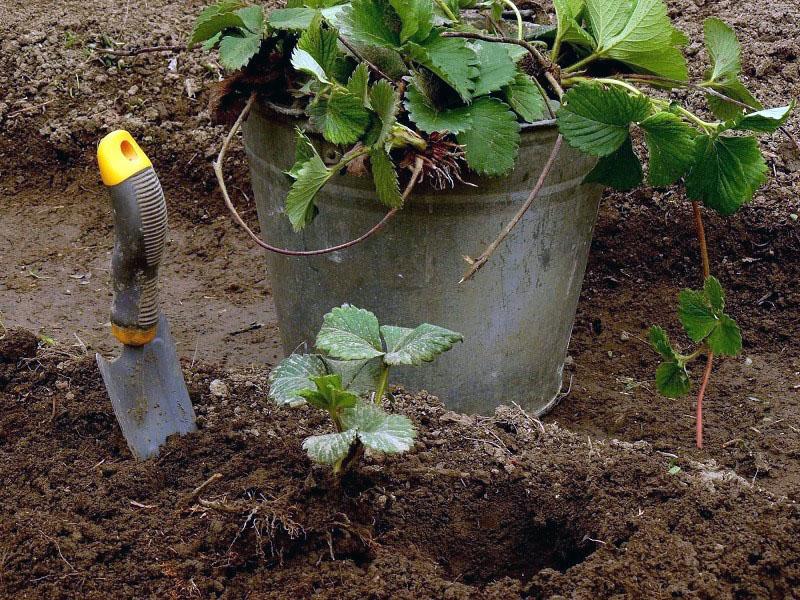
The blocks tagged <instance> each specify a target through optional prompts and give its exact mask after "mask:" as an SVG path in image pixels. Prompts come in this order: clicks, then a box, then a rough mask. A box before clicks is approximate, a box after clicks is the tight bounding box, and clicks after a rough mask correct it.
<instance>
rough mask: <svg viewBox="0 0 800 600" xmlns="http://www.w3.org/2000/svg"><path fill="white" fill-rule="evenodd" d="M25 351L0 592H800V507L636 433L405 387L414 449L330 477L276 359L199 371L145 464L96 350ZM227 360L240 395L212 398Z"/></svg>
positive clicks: (9, 445)
mask: <svg viewBox="0 0 800 600" xmlns="http://www.w3.org/2000/svg"><path fill="white" fill-rule="evenodd" d="M17 347H24V348H26V349H30V343H29V341H28V339H26V338H25V336H24V334H20V333H17V332H9V333H8V334H7V335H6V339H5V340H4V342H3V349H4V352H7V351H13V349H14V348H17ZM7 349H11V350H7ZM26 353H28V352H26ZM3 360H7V357H6V358H4V359H3ZM14 364H15V365H18V366H17V368H16V369H15V371H14V373H13V374H12V377H11V378H10V379H9V380H8V381H6V382H5V383H4V385H3V386H2V389H0V415H2V416H0V476H2V481H3V482H4V484H3V486H2V487H1V488H0V513H1V514H3V515H4V516H3V518H2V519H1V520H0V557H2V559H0V565H2V570H0V595H2V597H9V598H10V597H14V598H76V597H81V598H102V597H114V598H129V597H137V598H141V597H157V598H184V597H185V598H191V597H198V598H208V597H224V598H244V597H248V598H276V599H277V598H281V599H285V598H311V597H314V598H376V599H377V598H385V599H389V598H392V599H395V598H409V599H410V598H448V599H460V598H475V599H477V598H493V599H510V598H524V597H537V598H538V597H555V596H559V595H561V596H569V597H573V598H597V597H610V596H626V597H634V598H643V597H647V598H661V597H692V598H722V597H737V598H788V597H791V596H796V595H797V594H798V593H800V561H798V558H800V511H798V508H797V505H796V504H794V503H792V502H789V501H787V500H780V499H775V498H774V497H772V496H771V495H769V494H767V493H764V492H761V491H758V490H757V489H755V488H753V487H751V486H750V485H749V483H748V482H747V481H745V480H742V479H740V478H738V477H736V476H735V475H733V474H732V473H724V472H722V471H717V470H713V468H712V467H710V466H708V465H705V466H702V465H699V464H697V463H691V462H687V461H683V460H681V461H678V462H677V463H676V464H677V465H679V466H681V467H682V470H681V471H680V472H678V473H675V474H670V472H669V469H670V468H671V466H672V465H673V462H672V461H670V460H669V459H667V458H666V457H664V456H663V455H661V454H658V453H657V452H655V451H654V450H653V448H652V447H651V446H650V445H648V444H646V443H644V442H640V443H637V444H626V443H621V442H610V443H605V442H601V441H592V440H590V439H587V438H585V437H582V436H578V435H575V434H572V433H569V432H567V431H565V430H562V429H560V428H558V427H557V426H554V425H548V426H546V427H544V428H542V427H540V425H539V423H537V422H535V421H533V420H532V419H530V418H528V417H527V416H526V415H524V414H522V413H521V412H520V411H518V410H510V409H500V410H499V411H498V413H497V414H496V415H495V417H493V418H485V417H484V418H477V419H476V418H472V417H466V416H464V415H457V414H455V413H450V412H447V411H446V410H445V409H444V408H443V407H442V405H441V404H440V403H439V402H438V401H437V400H436V399H435V398H432V397H428V396H425V395H420V396H409V395H405V394H402V393H400V394H397V395H396V397H395V400H394V402H393V403H392V408H393V409H394V410H399V411H402V412H405V413H406V414H409V415H410V416H411V417H412V418H413V420H414V421H415V423H416V424H417V426H418V428H419V440H418V442H417V444H416V446H415V448H414V451H413V453H412V454H411V455H410V456H407V457H404V458H400V459H397V458H386V457H383V456H373V457H368V458H367V459H366V460H365V461H364V464H363V465H362V467H361V468H360V470H359V471H358V472H356V473H353V474H351V475H349V476H348V477H346V478H345V479H344V480H343V481H341V482H338V481H335V480H334V479H332V477H331V475H330V473H329V471H328V470H327V469H325V468H319V467H317V468H314V467H312V465H311V464H310V463H309V461H308V460H307V458H306V457H305V455H304V453H303V451H302V449H301V448H300V443H301V441H302V439H303V437H305V436H306V435H308V434H310V433H312V432H318V431H323V430H325V429H326V428H327V427H328V424H327V423H326V422H325V420H324V419H323V418H321V416H320V414H319V413H318V412H316V411H313V410H311V409H307V408H306V409H298V410H292V409H279V408H277V407H275V406H273V405H272V404H270V403H267V402H266V401H265V397H264V396H265V394H264V386H265V381H264V378H263V375H250V376H247V375H243V374H241V373H239V374H237V373H228V374H221V373H216V372H214V371H213V370H208V369H206V368H204V367H199V366H198V367H197V368H196V369H195V370H194V371H193V372H189V373H187V378H188V379H189V384H190V390H191V396H192V400H193V402H194V403H195V406H196V408H197V412H198V413H199V415H200V419H199V420H200V425H201V429H200V431H198V432H197V433H195V434H190V435H188V436H186V437H185V438H173V439H171V440H170V441H169V443H168V444H167V446H166V447H165V448H164V449H163V451H162V453H161V455H160V457H159V458H158V459H155V460H153V461H149V462H144V463H137V462H135V461H134V460H132V459H131V458H130V457H129V453H128V451H127V449H126V447H125V443H124V440H123V439H122V437H121V435H120V433H119V430H118V427H117V425H116V422H115V419H114V416H113V413H112V412H111V410H110V406H109V402H108V400H107V397H106V395H105V391H104V389H103V386H102V383H101V381H100V380H99V376H98V372H97V369H96V368H95V366H94V364H93V362H92V361H91V360H90V359H89V358H80V359H76V360H73V359H67V360H64V357H62V356H58V355H55V354H54V353H53V352H52V350H45V351H40V352H39V354H38V356H35V357H34V356H29V357H27V358H19V360H18V361H16V362H15V363H14ZM216 376H222V377H224V378H225V383H226V384H227V386H228V388H229V390H230V397H227V398H222V399H220V398H218V397H215V396H213V395H211V394H210V393H208V389H209V382H210V380H211V379H212V378H213V377H216ZM215 473H219V474H221V478H219V479H217V480H215V481H214V482H213V483H212V484H210V485H209V486H208V487H207V488H205V489H204V490H203V491H202V492H201V493H200V494H199V495H197V496H196V497H193V496H192V491H193V490H194V489H195V488H196V487H197V486H199V485H200V484H201V483H203V482H204V481H206V480H207V479H209V477H211V476H212V475H213V474H215Z"/></svg>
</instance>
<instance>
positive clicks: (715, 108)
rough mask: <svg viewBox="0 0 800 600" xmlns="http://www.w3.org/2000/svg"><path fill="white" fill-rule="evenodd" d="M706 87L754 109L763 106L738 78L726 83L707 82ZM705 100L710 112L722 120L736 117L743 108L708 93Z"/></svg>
mask: <svg viewBox="0 0 800 600" xmlns="http://www.w3.org/2000/svg"><path fill="white" fill-rule="evenodd" d="M707 87H709V88H711V89H713V90H716V91H717V92H720V93H721V94H723V95H725V96H727V97H728V98H731V99H732V100H736V101H738V102H741V103H743V104H746V105H748V106H749V107H751V108H754V109H756V110H760V109H762V108H764V106H763V105H762V104H761V103H760V102H759V101H758V100H756V98H755V97H754V96H753V94H751V93H750V91H749V90H748V89H747V88H746V87H745V86H744V84H743V83H742V82H741V81H739V80H738V79H734V80H732V81H729V82H726V83H713V84H709V85H708V86H707ZM706 101H707V102H708V107H709V108H710V109H711V112H713V113H714V115H715V116H716V117H717V118H718V119H722V120H723V121H729V120H732V119H737V118H739V117H741V116H742V114H743V113H744V108H743V107H742V106H740V105H738V104H736V103H735V102H729V101H728V100H724V99H722V98H720V97H719V96H714V95H711V94H708V95H707V96H706Z"/></svg>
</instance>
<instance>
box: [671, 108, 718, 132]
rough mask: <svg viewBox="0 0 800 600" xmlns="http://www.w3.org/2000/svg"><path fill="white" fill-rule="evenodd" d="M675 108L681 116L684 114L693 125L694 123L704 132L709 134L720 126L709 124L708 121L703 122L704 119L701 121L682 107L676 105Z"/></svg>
mask: <svg viewBox="0 0 800 600" xmlns="http://www.w3.org/2000/svg"><path fill="white" fill-rule="evenodd" d="M675 108H676V110H677V111H678V112H679V113H680V114H682V115H683V116H684V117H686V118H687V119H689V120H690V121H691V122H692V123H694V124H695V125H697V126H698V127H699V128H700V129H702V130H703V131H705V132H707V133H711V132H713V131H714V130H715V129H716V128H717V126H718V123H709V122H708V121H703V119H701V118H700V117H698V116H697V115H695V114H694V113H693V112H692V111H690V110H687V109H685V108H683V107H682V106H677V105H676V106H675Z"/></svg>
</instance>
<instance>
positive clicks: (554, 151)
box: [458, 133, 564, 283]
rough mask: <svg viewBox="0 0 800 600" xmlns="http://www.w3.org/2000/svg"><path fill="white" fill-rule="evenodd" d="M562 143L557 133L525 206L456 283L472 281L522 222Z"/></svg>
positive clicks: (540, 188) (561, 138)
mask: <svg viewBox="0 0 800 600" xmlns="http://www.w3.org/2000/svg"><path fill="white" fill-rule="evenodd" d="M563 141H564V137H563V136H562V135H561V134H560V133H559V134H558V137H557V138H556V142H555V144H553V149H552V150H551V151H550V157H549V158H548V159H547V163H545V165H544V168H543V169H542V172H541V173H540V174H539V180H538V181H537V182H536V185H535V186H534V187H533V189H532V190H531V193H530V195H529V196H528V199H527V200H526V201H525V204H523V205H522V206H521V207H520V209H519V210H518V211H517V214H515V215H514V217H513V218H512V219H511V221H509V223H508V224H507V225H506V226H505V227H503V230H502V231H501V232H500V234H499V235H498V236H497V238H495V240H494V241H493V242H492V243H491V244H489V245H488V246H486V249H485V250H484V251H483V252H482V253H481V255H480V256H479V257H478V258H476V259H475V260H471V259H470V260H471V262H470V266H469V268H468V269H467V271H466V273H464V276H463V277H462V278H461V280H460V281H459V282H458V283H464V282H465V281H469V280H470V279H472V278H473V277H474V276H475V273H477V272H478V271H479V270H480V269H481V267H483V265H485V264H486V261H488V260H489V257H490V256H492V254H494V251H495V250H497V247H498V246H499V245H500V244H502V243H503V240H504V239H506V236H508V234H509V233H511V231H512V230H513V229H514V227H516V225H517V223H519V222H520V221H521V220H522V217H523V216H525V213H526V212H527V211H528V209H529V208H530V207H531V204H533V201H534V200H536V197H537V196H538V195H539V192H540V191H541V190H542V187H543V186H544V181H545V179H547V176H548V175H549V174H550V171H551V170H552V169H553V164H554V163H555V161H556V157H557V156H558V152H559V150H560V149H561V144H562V142H563Z"/></svg>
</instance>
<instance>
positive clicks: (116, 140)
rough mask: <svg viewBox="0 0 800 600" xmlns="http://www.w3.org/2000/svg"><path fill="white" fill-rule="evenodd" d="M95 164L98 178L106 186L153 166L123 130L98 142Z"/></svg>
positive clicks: (115, 183) (134, 141) (112, 133)
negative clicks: (98, 166) (97, 165)
mask: <svg viewBox="0 0 800 600" xmlns="http://www.w3.org/2000/svg"><path fill="white" fill-rule="evenodd" d="M97 163H98V164H99V165H100V177H101V178H102V179H103V183H104V184H105V185H107V186H113V185H117V184H118V183H122V182H123V181H125V180H126V179H128V177H130V176H131V175H136V173H139V172H140V171H144V170H145V169H146V168H148V167H152V166H153V163H151V162H150V159H149V158H147V155H146V154H145V153H144V151H143V150H142V149H141V148H140V147H139V144H137V143H136V140H134V139H133V136H132V135H131V134H130V133H128V132H127V131H125V130H124V129H117V130H116V131H112V132H111V133H109V134H108V135H107V136H105V137H104V138H103V139H102V140H100V144H99V145H98V146H97Z"/></svg>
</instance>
